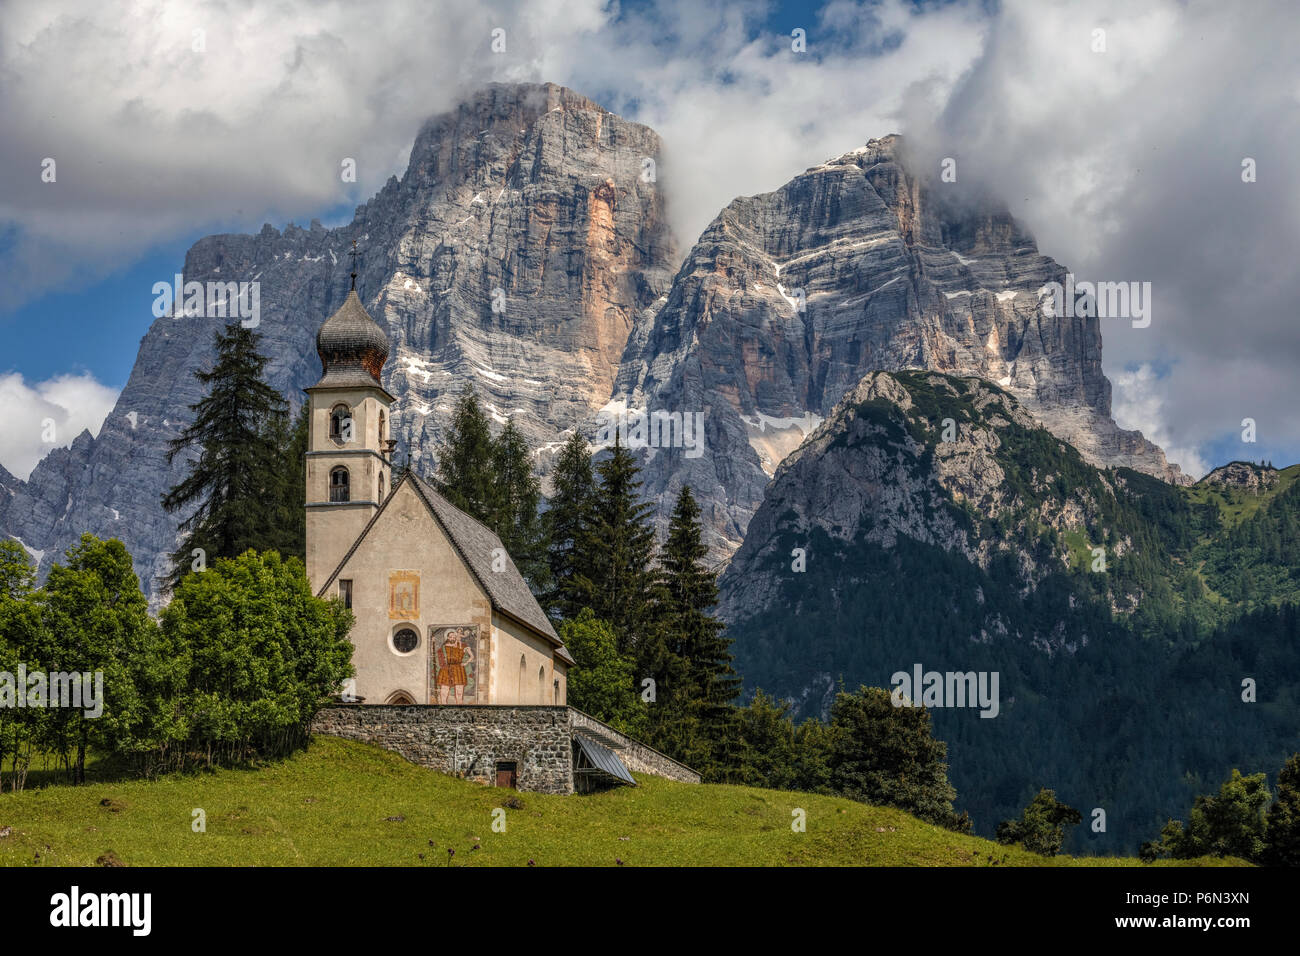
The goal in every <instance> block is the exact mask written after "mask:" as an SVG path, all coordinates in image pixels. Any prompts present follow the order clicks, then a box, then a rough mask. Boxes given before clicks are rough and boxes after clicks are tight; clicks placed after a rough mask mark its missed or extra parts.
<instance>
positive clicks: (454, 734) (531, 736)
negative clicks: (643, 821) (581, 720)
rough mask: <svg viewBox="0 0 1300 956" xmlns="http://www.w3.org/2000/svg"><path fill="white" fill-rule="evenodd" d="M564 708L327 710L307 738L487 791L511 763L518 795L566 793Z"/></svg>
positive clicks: (569, 764)
mask: <svg viewBox="0 0 1300 956" xmlns="http://www.w3.org/2000/svg"><path fill="white" fill-rule="evenodd" d="M568 711H569V708H567V707H541V706H537V707H497V706H492V705H477V706H469V705H466V706H460V707H457V706H456V705H454V704H452V705H445V706H442V705H438V706H430V705H424V706H421V705H407V704H331V705H329V706H327V707H323V708H321V710H320V712H319V713H317V715H316V719H315V720H314V721H312V727H311V729H312V732H313V733H317V734H328V735H330V736H333V737H344V738H346V739H348V740H359V741H362V742H364V743H369V744H375V745H377V746H380V747H383V748H384V749H385V750H391V751H393V752H394V753H398V754H401V755H402V756H403V757H405V758H406V759H407V760H409V761H411V762H412V763H415V764H419V765H420V766H422V767H429V768H431V769H433V770H439V771H441V772H443V773H450V774H455V775H456V776H458V777H464V778H465V779H467V780H477V781H478V782H479V783H485V784H488V785H494V784H495V783H496V765H497V763H498V762H499V761H514V763H515V765H516V767H517V769H518V779H517V783H518V786H519V789H520V790H532V791H535V792H540V793H573V744H572V738H571V736H570V732H569V716H568Z"/></svg>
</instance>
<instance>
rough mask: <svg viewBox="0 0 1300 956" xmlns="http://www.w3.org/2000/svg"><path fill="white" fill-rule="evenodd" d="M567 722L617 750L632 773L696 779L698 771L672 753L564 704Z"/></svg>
mask: <svg viewBox="0 0 1300 956" xmlns="http://www.w3.org/2000/svg"><path fill="white" fill-rule="evenodd" d="M568 711H569V726H570V727H571V728H572V729H573V730H574V731H578V732H581V733H583V734H585V735H586V736H588V737H590V738H591V739H593V740H595V741H596V742H597V743H600V744H604V745H605V746H606V747H608V748H609V749H610V750H612V751H614V752H615V753H616V754H618V756H619V758H620V759H621V760H622V761H623V764H624V766H626V767H627V769H628V770H631V771H632V772H633V773H648V774H652V775H654V776H656V777H666V778H667V779H669V780H680V781H682V782H683V783H699V782H700V775H699V774H698V773H696V772H695V771H694V770H692V769H691V768H690V767H688V766H686V765H685V764H683V763H678V762H677V761H676V760H674V759H673V758H672V757H668V756H666V755H664V754H661V753H660V752H659V751H657V750H654V749H653V748H651V747H647V746H646V745H645V744H643V743H641V741H639V740H637V739H635V738H633V737H629V736H627V734H624V733H622V732H621V731H618V730H615V729H614V728H613V727H611V726H609V724H607V723H604V722H603V721H600V720H597V719H596V718H595V717H592V716H590V715H588V714H584V713H583V712H582V711H580V710H577V709H575V708H573V707H570V708H568Z"/></svg>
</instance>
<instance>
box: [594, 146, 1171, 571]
mask: <svg viewBox="0 0 1300 956" xmlns="http://www.w3.org/2000/svg"><path fill="white" fill-rule="evenodd" d="M943 185H944V184H943V183H939V182H934V181H932V180H929V179H924V178H922V177H919V176H917V175H915V174H914V173H913V172H912V171H911V169H910V168H909V166H908V164H907V151H906V144H905V142H904V140H903V139H902V137H900V136H897V135H891V136H887V137H884V138H882V139H877V140H871V141H870V142H868V143H867V144H866V145H865V146H863V147H860V148H858V149H855V150H851V151H849V152H847V153H844V154H843V155H841V156H839V157H836V158H834V159H831V160H828V161H827V162H825V163H822V164H821V165H818V166H814V167H811V168H809V169H807V170H805V171H804V172H803V173H801V174H800V175H798V176H796V177H795V178H794V179H792V180H791V181H790V182H788V183H786V184H785V185H784V186H782V187H781V188H780V189H777V190H775V191H774V192H770V193H763V194H760V195H757V196H745V197H740V198H737V199H736V200H734V201H733V202H731V203H730V204H729V205H728V206H727V207H726V208H725V209H724V210H723V211H722V212H721V213H720V214H719V216H718V217H717V218H716V219H715V220H714V221H713V222H712V223H711V224H710V225H709V227H708V228H707V229H706V230H705V232H704V234H703V235H702V236H701V237H700V239H699V241H698V242H697V243H696V244H695V246H694V247H693V248H692V249H691V251H690V252H689V253H688V255H687V256H686V260H685V262H684V264H683V265H682V268H681V269H680V270H679V272H678V274H677V277H676V279H675V280H674V283H673V287H672V291H671V293H670V294H669V297H668V299H667V300H666V301H665V302H664V303H663V305H662V307H661V308H659V309H658V311H656V312H654V313H650V314H647V316H646V318H645V327H643V328H638V329H637V330H635V331H634V332H633V334H632V337H631V340H630V342H629V349H628V356H627V359H626V361H625V362H624V364H623V367H622V368H621V369H620V372H619V377H618V381H617V383H616V389H615V400H616V402H618V403H619V404H620V405H621V406H622V407H636V408H646V409H649V410H654V409H662V410H665V411H682V412H688V411H692V410H700V411H704V412H705V413H706V419H707V424H706V431H707V434H708V441H707V443H706V448H705V451H704V453H703V454H702V455H700V456H698V457H696V458H694V459H687V457H686V456H685V455H684V454H682V453H681V452H679V451H678V450H675V449H654V450H653V453H651V454H648V455H647V484H646V490H647V492H648V493H650V494H651V495H653V496H655V497H657V498H658V499H659V503H660V505H661V511H663V509H664V508H665V507H666V506H668V505H670V499H671V498H672V497H673V496H674V495H675V494H676V492H677V489H678V488H679V487H680V485H681V484H683V483H689V484H690V485H691V486H692V488H693V489H694V490H695V492H696V494H697V497H700V498H701V503H702V508H703V510H704V513H705V515H706V516H707V518H708V520H709V522H710V524H711V528H710V531H711V532H712V533H711V540H710V545H711V547H712V548H713V550H714V553H715V554H716V555H718V556H719V557H723V556H725V555H727V554H729V553H730V552H731V551H732V550H734V548H735V547H736V546H738V544H739V543H740V541H741V540H743V538H744V534H745V529H746V527H747V525H748V522H749V519H750V517H751V516H752V515H753V512H754V509H755V508H756V507H757V505H758V503H759V502H760V501H761V500H762V496H763V490H764V487H765V486H766V484H767V482H768V480H769V479H770V478H771V476H772V475H773V474H774V473H775V470H776V468H777V466H778V465H779V464H780V462H781V460H782V459H783V458H784V457H785V456H786V455H788V454H790V453H791V452H792V451H793V450H794V449H795V448H796V447H798V445H799V444H800V443H801V442H802V441H803V440H804V439H805V438H806V437H807V436H808V434H809V432H810V431H811V430H812V428H814V427H815V426H816V425H817V423H818V422H820V421H821V420H822V418H824V417H825V416H826V415H827V414H828V413H829V412H830V410H831V409H832V408H833V407H834V406H835V404H836V403H837V402H838V401H839V400H840V398H841V397H842V396H843V395H844V394H845V393H846V392H848V391H849V390H851V389H852V388H854V387H855V386H856V385H857V384H858V382H859V381H860V380H861V379H862V377H863V376H864V375H866V374H868V373H870V372H872V371H876V370H888V369H906V368H920V369H930V370H934V371H939V372H945V373H949V374H953V375H960V376H974V377H978V378H982V379H985V380H987V381H990V382H995V383H997V385H998V386H1000V387H1001V388H1003V389H1005V390H1006V391H1007V392H1009V393H1010V394H1012V395H1014V396H1015V397H1016V398H1017V399H1018V400H1019V401H1020V402H1021V403H1022V404H1023V405H1024V406H1025V407H1026V409H1027V410H1028V411H1029V412H1030V413H1031V414H1033V415H1035V416H1037V418H1038V419H1039V420H1040V421H1041V422H1042V423H1043V424H1044V425H1045V426H1046V427H1047V428H1049V429H1050V430H1052V431H1053V432H1054V433H1055V434H1057V435H1058V436H1060V437H1062V438H1064V439H1066V440H1067V441H1069V442H1070V443H1071V444H1073V445H1075V446H1076V447H1078V449H1079V451H1080V452H1081V453H1082V454H1083V455H1084V457H1085V458H1086V459H1088V460H1089V461H1091V462H1093V463H1095V464H1098V465H1126V466H1130V467H1133V468H1135V469H1138V470H1141V471H1146V472H1148V473H1150V474H1153V475H1157V476H1159V477H1162V478H1164V479H1165V480H1169V481H1185V479H1183V478H1182V476H1181V473H1180V472H1179V470H1178V469H1177V467H1176V466H1171V465H1170V464H1169V463H1168V462H1167V461H1166V460H1165V457H1164V454H1163V452H1161V450H1160V449H1159V448H1158V447H1156V446H1155V445H1153V444H1152V443H1151V442H1148V441H1147V440H1146V439H1144V438H1143V437H1142V436H1141V434H1139V433H1137V432H1129V431H1124V430H1122V429H1120V428H1119V427H1118V426H1117V425H1116V424H1115V422H1114V421H1113V420H1112V419H1111V417H1110V407H1111V390H1110V382H1109V381H1108V380H1107V379H1106V377H1105V375H1104V374H1103V372H1102V367H1101V328H1100V325H1099V321H1098V320H1097V319H1095V318H1062V319H1049V318H1045V317H1044V316H1043V313H1042V310H1041V307H1040V299H1039V290H1040V289H1041V288H1042V287H1043V286H1044V285H1045V284H1046V283H1048V282H1052V281H1064V277H1065V272H1066V270H1065V268H1064V267H1063V266H1061V265H1059V264H1057V263H1056V262H1054V261H1053V260H1052V259H1050V258H1048V257H1046V256H1043V255H1041V254H1040V253H1039V252H1038V249H1037V247H1036V245H1035V243H1034V240H1033V238H1032V236H1030V235H1029V234H1028V232H1026V231H1025V230H1024V229H1023V228H1022V227H1021V226H1020V225H1019V224H1017V223H1016V221H1015V219H1014V218H1013V217H1012V216H1011V214H1010V212H1009V211H1008V210H1007V209H1006V207H1005V205H1002V204H999V203H994V202H992V201H991V200H988V199H987V198H981V199H978V200H972V199H964V200H962V201H958V200H957V199H955V198H953V197H951V196H950V195H949V194H947V193H945V192H944V190H943Z"/></svg>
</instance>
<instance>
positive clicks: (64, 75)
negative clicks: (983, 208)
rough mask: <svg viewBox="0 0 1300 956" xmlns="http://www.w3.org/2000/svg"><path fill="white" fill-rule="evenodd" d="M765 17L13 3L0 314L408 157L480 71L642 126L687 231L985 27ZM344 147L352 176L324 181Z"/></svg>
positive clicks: (365, 185) (326, 197)
mask: <svg viewBox="0 0 1300 956" xmlns="http://www.w3.org/2000/svg"><path fill="white" fill-rule="evenodd" d="M766 13H767V7H766V5H765V4H763V3H758V2H741V3H731V4H726V5H721V6H714V5H711V4H700V3H697V2H695V0H665V2H661V3H659V4H657V5H655V6H654V7H652V8H649V9H643V8H637V9H636V10H622V9H621V8H620V7H619V5H618V4H610V3H606V2H605V0H528V2H523V0H519V2H508V0H500V2H495V3H473V2H454V0H441V2H428V0H418V2H417V0H408V2H400V0H379V2H375V3H371V4H369V5H367V6H366V7H365V9H364V10H363V9H362V8H360V7H358V6H357V5H355V4H353V3H344V2H337V3H324V4H322V3H317V2H309V0H282V2H279V3H276V4H274V5H269V6H268V5H265V4H252V3H250V2H247V0H245V2H238V0H236V2H230V0H197V2H194V3H190V4H185V5H178V4H174V3H169V2H166V0H140V2H137V3H134V4H132V5H131V6H130V8H129V9H124V8H123V7H121V6H120V5H115V4H85V3H82V2H80V0H27V2H17V3H11V4H8V5H6V10H5V23H4V25H3V27H0V115H4V116H5V126H6V128H5V135H4V137H3V139H0V168H4V169H6V170H11V171H13V173H12V174H10V175H6V176H5V177H3V178H0V233H3V227H4V226H5V225H6V224H7V225H9V226H10V227H12V228H14V229H16V230H17V235H18V245H17V249H16V250H15V251H14V252H13V253H12V254H11V256H10V263H11V265H12V266H14V268H11V269H10V271H9V274H10V278H9V280H8V281H7V282H6V283H5V284H4V285H3V286H0V309H6V308H12V307H14V306H16V305H18V304H21V303H23V302H26V301H30V300H32V299H33V298H35V297H38V296H40V295H41V294H43V293H44V292H46V291H48V290H50V289H53V288H58V287H67V286H69V285H75V284H82V285H85V284H88V283H90V282H93V281H95V280H97V279H99V278H102V277H103V276H104V275H106V274H109V273H110V272H112V271H114V270H116V269H119V268H121V267H122V266H124V265H128V264H130V262H131V261H132V260H133V259H136V258H138V257H139V256H141V255H142V254H144V253H145V252H147V251H148V250H149V249H150V248H152V247H154V246H156V245H157V244H159V243H161V242H163V241H165V240H169V239H174V238H175V237H177V236H179V235H186V234H192V233H193V232H194V231H196V230H203V231H205V232H219V231H245V232H246V231H254V232H255V231H257V230H258V229H259V228H260V227H261V225H262V223H263V222H266V221H270V222H272V223H274V224H275V225H282V224H283V223H284V222H285V221H287V220H290V219H295V220H297V221H299V222H302V221H303V220H304V219H305V218H307V217H310V216H311V215H312V214H313V212H314V211H317V210H320V209H323V208H329V207H330V206H333V205H336V204H347V205H352V204H358V203H361V202H364V201H366V200H368V199H369V198H370V197H371V195H373V194H374V193H375V192H376V191H377V190H378V189H379V187H381V186H382V185H383V183H384V182H385V181H386V180H387V178H388V177H389V176H390V175H393V174H400V173H401V172H402V171H403V170H404V169H405V165H406V161H407V158H408V155H409V152H410V146H411V143H412V142H413V140H414V138H415V135H416V132H417V131H418V129H419V127H420V124H421V123H422V122H423V121H424V120H425V119H427V118H428V117H429V116H431V115H435V114H437V113H440V112H443V111H445V110H448V109H450V108H452V107H454V106H455V104H456V103H457V102H459V101H460V100H461V99H462V98H463V97H464V96H465V95H467V94H468V93H469V92H471V91H472V90H474V89H476V88H478V87H481V86H482V85H484V84H486V83H488V82H491V81H513V80H530V81H553V82H557V83H562V84H564V85H567V86H570V87H572V88H573V89H575V90H577V91H578V92H580V93H584V94H586V95H587V96H590V97H592V98H594V99H596V100H598V101H600V102H601V103H602V104H603V105H605V106H607V107H609V108H610V109H613V110H615V111H617V112H621V113H623V114H624V115H626V116H629V117H631V118H634V119H638V120H640V121H642V122H646V123H648V124H650V125H653V126H654V127H655V128H656V129H657V130H658V131H659V132H660V133H661V134H663V135H664V137H665V140H666V142H667V150H666V152H667V155H666V156H665V162H664V163H663V165H662V166H661V168H660V171H659V172H660V181H661V182H662V183H663V184H664V187H665V189H666V191H667V192H668V194H669V196H670V197H671V199H670V215H672V217H673V222H674V225H675V226H676V227H677V228H678V230H679V232H680V236H679V238H680V239H681V240H682V242H683V244H684V245H685V246H687V247H689V245H690V243H692V242H693V241H694V240H695V238H696V237H697V236H698V234H699V233H700V231H701V230H702V229H703V227H704V226H705V225H707V223H708V222H709V220H710V219H712V218H713V216H714V215H716V214H717V212H718V211H719V210H720V209H721V208H722V207H723V206H724V205H726V204H727V203H728V202H729V201H730V200H731V199H733V198H735V197H736V196H737V195H741V194H745V193H752V192H760V191H765V190H770V189H775V188H777V187H778V186H780V185H781V184H782V183H784V182H785V181H786V180H787V179H789V178H790V177H791V176H793V175H794V174H795V173H797V172H799V171H801V170H802V169H804V168H805V167H807V166H811V165H816V164H817V163H820V162H821V161H823V160H824V159H826V158H827V157H829V156H833V155H839V154H840V153H842V152H845V151H846V150H848V149H851V148H853V147H854V146H857V145H860V144H861V143H863V142H865V140H866V139H868V138H870V137H872V136H879V135H883V134H885V133H888V132H894V131H895V130H896V127H897V125H898V110H899V107H900V105H901V103H902V99H903V91H904V90H905V89H906V88H907V87H908V85H909V84H911V83H913V82H918V83H925V84H927V85H928V86H931V87H937V88H938V89H939V90H946V89H947V88H948V87H949V86H950V85H951V84H952V83H953V82H954V81H955V80H956V78H957V77H958V76H959V75H960V74H961V71H962V70H963V69H965V67H966V66H967V65H968V64H969V63H970V62H971V60H972V59H973V58H974V57H975V56H976V55H977V54H978V52H979V49H980V43H981V33H980V27H981V23H982V22H987V21H986V20H981V19H980V18H979V17H978V15H977V14H976V13H974V12H972V10H971V9H970V8H967V7H965V6H961V5H958V6H956V7H945V8H942V9H939V10H937V11H934V12H930V13H927V14H925V15H918V14H913V13H911V12H909V10H908V8H907V6H906V5H905V4H903V3H901V2H899V0H889V2H886V3H884V4H883V5H881V6H879V7H875V6H873V5H867V4H861V5H859V4H855V3H848V2H845V0H836V2H834V3H832V4H831V5H830V6H828V7H827V9H826V10H825V11H824V13H823V18H822V20H820V21H814V20H813V18H812V17H811V16H810V18H809V21H810V22H807V23H804V24H803V27H804V29H806V31H807V46H808V52H807V53H803V54H797V53H794V52H793V51H792V50H791V40H790V37H789V35H788V33H758V34H756V33H755V26H754V25H755V24H757V23H760V22H762V19H763V17H764V16H765V15H766ZM494 29H502V30H504V31H505V44H506V50H505V52H504V53H493V52H492V51H491V42H492V31H493V30H494ZM195 31H203V32H202V34H201V35H200V34H196V33H195ZM890 37H892V38H893V40H891V41H890V42H889V43H886V42H885V40H886V39H887V38H890ZM196 38H201V41H202V42H201V46H202V50H196V49H195V48H194V47H195V45H196ZM895 40H896V41H897V45H894V41H895ZM46 158H51V159H53V160H54V161H55V163H56V167H55V169H56V174H57V179H56V181H55V182H54V183H45V182H42V181H41V178H40V174H41V169H42V162H43V161H44V160H45V159H46ZM345 158H352V159H355V160H356V161H357V177H358V180H359V181H358V182H357V183H356V184H347V183H343V182H342V181H341V178H340V169H341V167H340V163H341V162H342V161H343V160H344V159H345Z"/></svg>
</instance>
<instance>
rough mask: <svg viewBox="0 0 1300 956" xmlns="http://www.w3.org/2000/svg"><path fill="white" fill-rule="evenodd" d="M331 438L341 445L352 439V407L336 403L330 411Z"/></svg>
mask: <svg viewBox="0 0 1300 956" xmlns="http://www.w3.org/2000/svg"><path fill="white" fill-rule="evenodd" d="M330 438H331V439H333V440H334V441H336V442H338V443H339V444H340V445H345V444H348V443H349V442H351V441H352V409H350V408H348V407H347V406H346V405H335V406H334V408H333V409H332V410H331V411H330Z"/></svg>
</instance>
